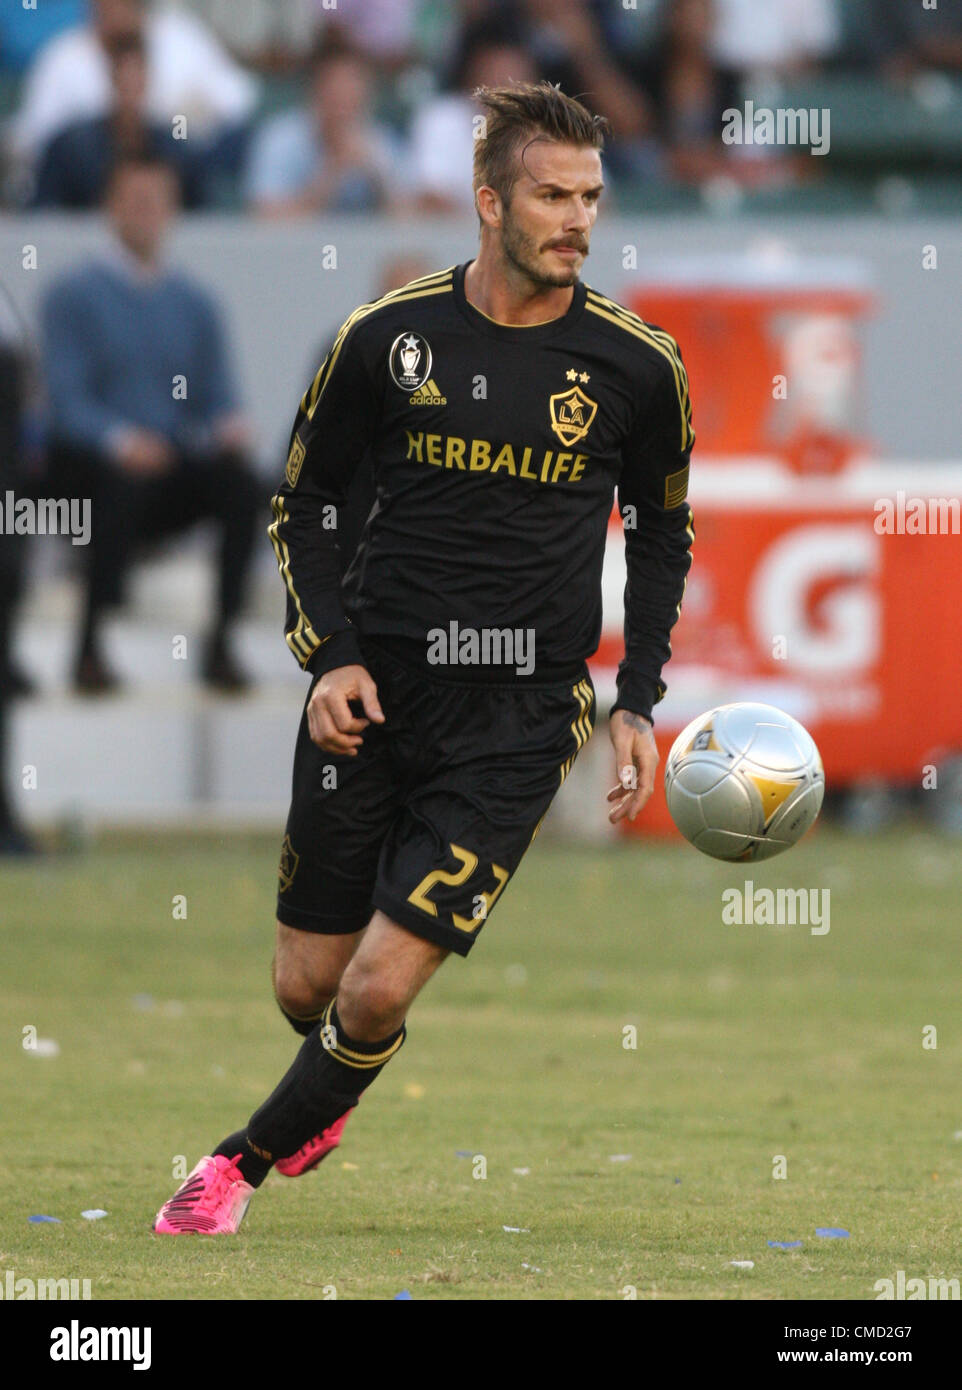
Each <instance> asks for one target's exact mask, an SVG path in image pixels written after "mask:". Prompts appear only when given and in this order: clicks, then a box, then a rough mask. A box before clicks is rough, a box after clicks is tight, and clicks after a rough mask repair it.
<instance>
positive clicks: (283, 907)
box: [277, 639, 595, 956]
mask: <svg viewBox="0 0 962 1390" xmlns="http://www.w3.org/2000/svg"><path fill="white" fill-rule="evenodd" d="M362 645H363V650H364V653H365V661H366V664H367V668H368V670H369V671H370V673H371V675H372V677H373V678H374V681H375V683H376V685H377V689H378V698H379V699H380V702H381V708H382V709H383V711H384V715H385V723H384V724H381V725H376V724H370V725H368V727H367V728H366V729H365V730H364V733H363V736H362V737H363V744H362V746H361V747H360V749H359V750H358V754H357V756H356V757H354V758H351V757H346V756H344V755H343V754H337V753H327V752H325V751H324V750H323V749H321V748H318V747H317V745H316V744H314V743H312V742H311V739H310V736H309V734H308V729H307V714H306V705H305V713H304V715H303V717H302V719H301V726H300V731H299V733H298V738H297V750H296V753H295V755H294V783H293V794H292V800H291V809H290V814H289V816H288V820H287V833H286V835H285V837H284V844H283V848H282V851H281V862H280V891H279V894H278V900H277V915H278V918H279V920H280V921H281V922H283V923H284V924H285V925H286V926H289V927H296V928H300V929H301V930H302V931H309V932H323V933H329V934H332V935H345V934H348V933H352V932H357V931H360V930H361V929H362V928H363V927H366V926H367V924H368V922H369V921H370V919H371V915H372V912H373V910H374V909H375V908H380V909H381V911H382V912H385V913H386V914H387V915H388V916H389V917H391V918H392V919H393V920H394V921H395V922H398V923H400V925H401V926H403V927H406V928H407V929H408V930H409V931H412V932H414V933H415V934H416V935H417V936H423V937H426V938H427V939H428V940H429V941H434V942H437V943H438V945H440V946H445V947H447V948H448V949H449V950H451V951H455V952H457V954H458V955H461V956H466V955H467V954H468V952H469V951H470V949H471V947H472V946H473V945H474V942H475V940H476V939H477V936H478V933H479V932H480V930H481V927H482V926H483V924H484V922H485V921H486V920H487V917H488V916H489V914H490V912H491V910H492V908H493V907H494V905H495V903H496V902H497V901H498V900H499V898H500V895H501V893H502V890H503V889H504V887H505V885H506V884H507V882H508V880H509V878H510V877H511V875H512V874H513V873H514V871H515V869H516V868H517V867H518V865H519V864H520V862H521V859H522V857H523V855H524V853H525V851H526V850H527V848H528V846H529V845H530V844H531V842H532V840H533V839H534V837H535V835H536V834H537V832H538V828H539V827H540V825H541V822H542V820H543V819H544V816H545V813H546V812H547V810H548V807H549V806H550V804H551V802H552V800H553V798H554V795H555V793H556V792H557V790H558V788H559V787H560V786H561V784H562V782H563V781H564V779H565V777H566V776H567V774H568V771H569V770H570V768H571V765H572V763H573V762H574V760H575V757H576V756H577V754H578V752H579V750H580V749H581V748H582V747H583V746H584V744H585V743H587V741H588V738H589V736H590V734H591V729H592V723H593V720H594V713H595V693H594V687H593V686H592V683H591V678H590V676H589V675H588V670H587V667H584V668H583V670H582V672H581V674H580V675H576V676H575V677H574V678H573V679H572V678H570V677H569V679H567V680H565V681H563V682H561V683H558V682H551V683H540V684H537V683H535V684H526V683H524V681H519V682H516V683H513V684H504V685H492V684H487V683H485V684H478V683H470V684H469V683H467V682H459V681H456V680H448V679H446V678H441V677H438V678H435V676H434V674H433V672H431V673H426V672H425V670H424V669H423V668H421V669H415V668H414V667H413V666H410V665H407V664H404V663H402V662H401V661H399V660H398V659H397V658H396V655H394V654H389V653H387V652H386V651H385V650H384V649H383V648H382V647H380V646H376V645H375V644H374V642H372V641H371V640H370V639H367V640H365V641H364V642H363V644H362ZM312 689H313V686H312ZM308 698H310V696H308Z"/></svg>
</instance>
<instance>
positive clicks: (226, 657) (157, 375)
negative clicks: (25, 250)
mask: <svg viewBox="0 0 962 1390" xmlns="http://www.w3.org/2000/svg"><path fill="white" fill-rule="evenodd" d="M176 202H177V189H176V179H175V176H174V174H173V171H172V170H171V169H170V168H169V166H167V165H166V164H165V163H163V161H161V160H159V159H157V158H156V157H154V156H150V155H140V156H128V157H126V158H123V159H121V160H120V161H119V162H118V164H117V165H116V167H115V169H114V171H113V173H112V175H111V178H110V182H109V184H108V189H107V195H106V207H107V213H108V217H109V220H110V224H111V227H112V229H113V233H114V240H113V245H112V246H111V248H110V251H109V253H108V254H107V255H106V256H105V257H103V258H101V259H98V260H96V261H92V262H88V263H86V264H84V265H83V266H82V267H81V268H80V269H78V270H75V271H73V272H71V273H70V274H69V275H67V276H66V277H64V278H63V279H61V280H60V281H58V282H57V283H56V284H55V285H54V286H53V287H52V289H51V290H50V292H49V294H48V296H47V298H46V301H45V303H44V306H43V340H44V358H45V366H46V374H47V385H48V392H49V400H50V477H49V481H48V486H49V488H50V490H51V492H52V493H54V494H56V495H60V496H64V497H83V498H90V499H91V504H92V516H93V528H92V539H91V543H90V545H89V547H88V548H87V562H88V563H87V568H86V576H85V580H86V595H85V599H86V601H85V605H84V615H83V621H82V624H81V630H80V634H79V640H78V646H77V654H76V663H75V668H74V679H75V684H76V686H77V688H78V689H80V690H83V691H85V692H88V693H99V692H102V691H106V690H109V689H112V688H113V687H114V686H115V685H116V684H117V680H116V677H115V676H114V674H113V672H112V671H111V669H110V668H109V666H108V664H107V662H106V659H105V656H104V652H103V649H102V645H101V640H100V625H101V620H102V618H103V615H104V613H105V612H106V611H107V610H108V609H109V608H111V607H115V606H116V605H117V604H119V603H120V602H121V600H122V597H123V581H124V576H125V573H126V571H127V569H128V567H129V565H130V562H131V559H132V557H133V555H134V553H135V552H136V549H137V548H138V547H139V546H142V545H144V544H146V543H150V542H152V541H156V540H158V539H160V538H162V537H164V536H167V535H170V534H172V533H174V532H178V531H180V530H182V529H184V528H185V527H187V526H190V525H192V524H193V523H195V522H198V521H201V520H213V521H215V522H216V523H217V524H218V527H219V531H220V546H219V585H218V593H217V602H216V607H215V611H214V613H213V614H212V615H211V624H210V630H209V633H208V635H207V639H206V643H205V646H204V650H203V660H202V667H201V672H200V674H201V675H202V677H203V678H204V680H206V681H207V682H208V683H209V684H211V685H213V686H215V687H217V688H219V689H224V690H239V689H241V688H243V687H244V686H245V685H246V684H247V682H246V678H245V676H244V675H243V673H242V672H241V670H240V669H239V667H238V665H237V663H236V661H235V659H234V657H233V654H232V652H231V649H230V645H229V642H228V632H229V628H230V626H231V623H232V622H233V620H234V619H235V618H236V617H237V614H238V612H239V610H240V607H241V603H242V600H243V595H244V588H245V581H246V578H247V572H248V568H249V563H250V557H251V552H252V546H253V541H254V535H255V530H256V527H257V525H258V522H259V517H258V512H259V509H260V505H261V501H262V499H261V489H260V486H259V485H258V483H257V481H256V478H255V476H254V474H253V472H252V470H251V467H250V464H249V462H248V458H247V451H248V445H249V439H248V428H247V425H246V423H245V421H244V420H243V419H242V418H241V415H240V413H239V410H238V402H237V395H236V391H235V388H234V384H233V381H232V379H231V372H230V368H229V363H228V355H227V351H226V345H225V341H224V332H223V328H222V325H221V322H220V316H219V314H218V311H217V309H216V307H215V306H214V304H213V302H212V301H211V299H210V298H209V297H208V296H207V295H206V294H205V293H204V292H203V291H202V290H201V289H200V288H199V287H198V286H197V285H195V284H194V283H193V281H192V280H190V279H189V278H188V277H187V276H185V275H183V274H181V273H180V272H177V271H174V270H171V269H169V268H168V267H167V266H166V265H165V264H164V262H163V259H162V246H163V241H164V233H165V232H166V229H167V227H168V225H169V223H170V221H171V218H172V216H173V213H174V210H175V207H176Z"/></svg>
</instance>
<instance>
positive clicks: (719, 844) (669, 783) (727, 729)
mask: <svg viewBox="0 0 962 1390" xmlns="http://www.w3.org/2000/svg"><path fill="white" fill-rule="evenodd" d="M824 794H825V773H824V772H823V770H822V760H821V758H820V757H819V752H818V749H817V748H816V746H815V741H814V739H813V738H812V736H811V734H809V733H808V732H807V731H806V730H805V729H803V728H802V726H801V724H799V722H798V720H797V719H793V718H792V717H791V715H790V714H785V713H784V712H783V711H782V710H780V709H775V708H774V706H772V705H755V704H737V705H720V706H719V707H718V708H717V709H713V710H709V712H708V713H707V714H702V715H699V717H698V718H697V719H693V720H692V722H691V723H690V724H689V725H688V727H687V729H683V730H682V732H681V733H680V734H679V735H678V737H677V738H676V739H675V742H674V743H673V744H672V747H671V752H670V753H669V754H668V762H667V763H666V765H665V797H666V799H667V801H668V809H669V811H670V812H671V817H672V820H673V821H674V822H675V824H676V825H677V827H678V829H679V830H680V831H681V833H682V834H683V835H684V837H685V839H686V840H690V841H691V843H692V844H693V845H694V846H695V848H696V849H700V850H701V851H702V852H703V853H704V854H710V855H711V856H712V858H714V859H738V860H752V859H771V858H772V856H773V855H775V854H781V853H782V851H783V850H786V849H789V848H790V847H791V846H792V845H794V844H795V842H796V841H797V840H800V839H801V838H802V836H803V835H804V834H805V832H806V830H808V828H809V827H810V826H811V825H813V824H814V822H815V818H816V817H817V815H818V813H819V811H820V809H821V806H822V797H823V796H824Z"/></svg>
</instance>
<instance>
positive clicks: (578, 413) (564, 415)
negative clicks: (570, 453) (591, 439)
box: [548, 386, 598, 446]
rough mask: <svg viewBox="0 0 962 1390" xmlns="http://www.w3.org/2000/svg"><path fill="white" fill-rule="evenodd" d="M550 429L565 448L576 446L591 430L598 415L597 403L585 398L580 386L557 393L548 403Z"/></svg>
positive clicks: (587, 397) (588, 397)
mask: <svg viewBox="0 0 962 1390" xmlns="http://www.w3.org/2000/svg"><path fill="white" fill-rule="evenodd" d="M548 408H549V410H550V413H551V428H552V429H553V430H554V432H555V434H556V435H557V436H558V438H559V439H560V440H561V442H562V444H564V445H565V446H570V445H572V444H577V443H578V441H579V440H580V439H584V437H585V435H586V434H587V433H588V431H589V430H590V429H591V422H592V421H593V420H594V418H595V416H596V415H597V414H598V402H597V401H593V400H592V399H591V397H590V396H586V395H585V393H584V391H582V389H581V387H580V386H572V388H571V390H570V391H558V392H557V393H556V394H555V395H553V396H552V397H551V399H550V401H549V403H548Z"/></svg>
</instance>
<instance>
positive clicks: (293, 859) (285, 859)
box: [277, 835, 300, 893]
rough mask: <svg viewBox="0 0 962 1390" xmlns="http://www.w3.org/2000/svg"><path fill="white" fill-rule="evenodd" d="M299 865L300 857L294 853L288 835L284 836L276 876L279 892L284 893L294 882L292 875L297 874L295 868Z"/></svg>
mask: <svg viewBox="0 0 962 1390" xmlns="http://www.w3.org/2000/svg"><path fill="white" fill-rule="evenodd" d="M299 863H300V856H299V855H298V854H297V853H296V852H295V850H294V846H293V845H292V844H291V837H290V835H285V836H284V843H283V844H282V845H281V862H280V865H279V866H278V873H277V876H278V878H279V880H280V886H281V892H282V893H286V892H287V890H288V888H290V886H291V884H292V883H293V882H294V875H295V874H296V873H297V866H298V864H299Z"/></svg>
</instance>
